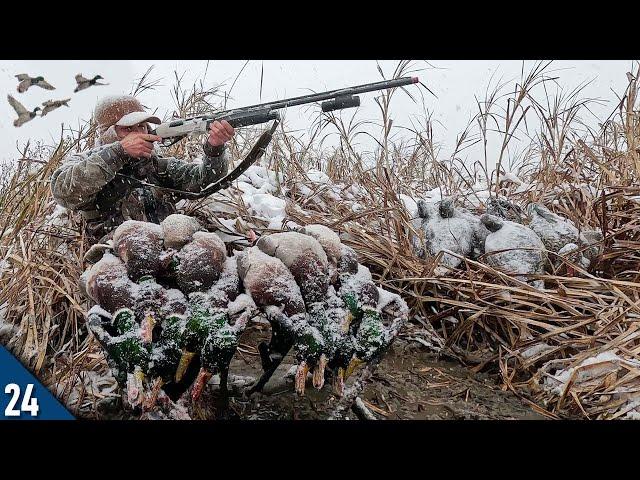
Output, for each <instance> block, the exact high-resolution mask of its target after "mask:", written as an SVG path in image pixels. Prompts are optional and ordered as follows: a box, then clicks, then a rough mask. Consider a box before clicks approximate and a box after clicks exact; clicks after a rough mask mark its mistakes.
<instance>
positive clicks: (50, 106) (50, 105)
mask: <svg viewBox="0 0 640 480" xmlns="http://www.w3.org/2000/svg"><path fill="white" fill-rule="evenodd" d="M70 101H71V99H70V98H66V99H64V100H47V101H46V102H44V103H43V104H42V106H43V107H44V108H43V109H42V113H41V114H40V115H41V116H43V117H44V116H45V115H46V114H47V113H49V112H53V111H54V110H55V109H56V108H60V107H62V106H63V105H64V106H65V107H68V106H69V105H68V103H69V102H70Z"/></svg>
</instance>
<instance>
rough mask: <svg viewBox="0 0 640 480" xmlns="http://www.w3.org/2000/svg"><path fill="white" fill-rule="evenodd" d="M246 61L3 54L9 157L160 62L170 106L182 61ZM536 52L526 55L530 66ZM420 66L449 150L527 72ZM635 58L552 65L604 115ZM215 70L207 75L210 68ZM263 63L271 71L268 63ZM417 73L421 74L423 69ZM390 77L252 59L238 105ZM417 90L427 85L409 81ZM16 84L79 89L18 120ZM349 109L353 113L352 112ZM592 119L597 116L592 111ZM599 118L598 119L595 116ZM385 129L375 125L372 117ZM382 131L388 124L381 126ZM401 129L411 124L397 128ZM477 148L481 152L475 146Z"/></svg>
mask: <svg viewBox="0 0 640 480" xmlns="http://www.w3.org/2000/svg"><path fill="white" fill-rule="evenodd" d="M245 63H246V61H244V60H237V61H229V60H225V61H217V60H212V61H210V62H209V64H208V68H207V62H206V61H102V60H101V61H2V60H0V88H1V90H2V93H4V99H3V100H2V101H0V135H1V136H2V142H1V144H0V159H1V160H4V161H11V160H14V159H15V158H16V157H17V148H16V142H17V143H18V145H22V144H24V143H25V142H26V141H27V140H28V139H31V141H32V142H34V141H36V140H41V141H43V142H44V143H53V142H55V141H56V140H57V139H58V138H59V134H60V129H61V124H63V123H64V124H65V125H71V126H77V125H78V121H79V120H86V119H88V118H90V116H91V112H92V110H93V107H94V105H95V102H96V101H97V100H98V99H99V98H100V97H102V96H104V95H112V94H123V93H125V94H126V93H129V92H130V91H131V87H132V85H133V84H134V83H135V81H136V79H138V78H140V77H141V76H142V75H143V74H144V72H145V71H146V70H147V69H148V68H149V67H150V66H151V65H154V69H153V71H152V73H151V78H152V79H160V80H161V84H162V86H159V87H157V88H156V89H155V90H153V91H149V92H146V93H144V94H142V95H141V96H140V98H141V100H142V101H143V103H144V104H145V105H147V106H149V107H151V108H156V107H157V108H158V111H159V113H160V116H162V115H163V114H165V113H166V112H167V111H171V110H172V108H173V104H172V101H171V97H170V88H171V86H172V85H173V83H174V71H175V72H178V74H179V75H182V74H184V82H185V83H184V84H185V85H191V84H192V83H193V82H194V81H196V80H198V81H199V80H203V82H204V84H205V86H215V85H219V84H223V85H224V86H223V89H224V90H227V91H228V90H229V89H230V87H231V85H232V83H233V82H234V79H235V78H236V77H237V76H238V74H239V73H240V71H241V70H242V68H243V66H244V65H245ZM379 63H380V66H381V67H382V69H383V71H384V73H385V75H386V76H387V77H388V78H390V77H391V75H392V73H393V70H394V69H395V67H396V65H397V63H398V62H397V61H381V62H379ZM534 63H535V62H533V61H527V62H525V70H527V69H529V68H530V67H532V66H533V65H534ZM413 64H414V66H415V68H418V69H424V70H423V71H422V72H419V73H417V75H419V76H420V79H421V81H423V82H424V83H425V84H426V85H427V87H429V89H430V90H431V91H432V92H433V93H434V94H435V96H433V95H430V94H429V93H427V92H426V91H424V90H423V94H424V99H425V107H426V108H427V109H428V110H430V111H431V112H433V119H434V120H436V121H437V122H438V124H436V129H435V134H436V137H437V139H438V140H440V141H441V142H443V144H444V148H443V151H444V152H448V151H449V150H450V148H451V146H452V145H453V144H454V142H455V138H456V135H457V134H459V133H460V131H462V129H464V127H465V125H466V124H467V122H468V121H469V119H470V118H471V117H472V115H474V114H475V113H477V106H476V101H475V98H474V96H478V97H480V98H482V97H484V92H485V90H486V88H487V85H488V84H489V83H490V80H491V79H492V78H493V80H492V82H493V83H492V84H495V83H496V82H497V80H498V79H500V78H502V79H503V81H507V80H514V81H515V80H519V79H520V73H521V68H522V61H519V60H518V61H479V60H474V61H461V60H452V61H433V62H426V61H415V62H414V63H413ZM633 65H634V64H633V62H632V61H601V60H598V61H596V60H594V61H557V62H553V64H552V65H551V67H550V70H553V72H550V73H553V75H554V76H558V77H560V78H559V80H558V83H559V84H560V85H561V86H562V88H564V89H565V90H566V91H569V90H571V89H573V88H575V87H576V86H578V85H580V84H581V83H583V82H587V81H591V83H590V84H589V85H588V86H587V87H586V88H585V90H584V92H583V95H584V96H585V97H598V98H601V99H603V100H605V101H606V103H605V104H604V105H602V106H594V107H593V111H594V113H596V115H598V116H600V117H604V116H606V115H607V114H608V113H609V112H610V111H611V110H612V109H613V108H614V106H615V103H616V96H615V95H614V93H613V91H615V92H618V93H622V92H623V91H624V88H625V86H626V83H627V80H626V76H625V73H626V72H628V71H631V70H632V68H633ZM205 71H206V76H205ZM262 72H263V73H262ZM18 73H27V74H29V75H31V76H37V75H42V76H44V77H45V78H46V79H47V81H49V83H51V84H52V85H53V86H55V87H56V90H53V91H47V90H43V89H40V88H38V87H31V88H30V89H29V90H28V91H27V92H26V93H22V94H20V93H18V92H17V91H16V86H17V83H18V81H17V79H16V78H15V77H14V75H15V74H18ZM77 73H82V74H83V75H84V76H85V77H88V78H91V77H92V76H94V75H96V74H100V75H102V76H103V77H104V78H105V80H103V81H104V82H107V83H109V85H107V86H101V87H91V88H89V89H87V90H83V91H81V92H79V93H73V89H74V88H75V80H74V76H75V75H76V74H77ZM261 74H262V78H263V81H262V95H261V97H260V79H261ZM414 75H415V74H414ZM378 80H381V77H380V73H379V72H378V68H377V64H376V62H375V61H371V60H354V61H345V60H340V61H326V60H323V61H315V60H304V61H264V62H263V61H260V60H252V61H249V63H248V64H247V65H246V67H245V68H244V70H243V71H242V73H241V74H240V76H239V77H238V78H237V81H236V82H235V85H234V87H233V90H232V91H231V99H230V100H229V102H228V107H239V106H242V105H251V104H254V103H259V102H266V101H272V100H277V99H282V98H284V97H291V96H297V95H302V94H306V93H309V92H310V90H314V91H321V90H328V89H336V88H342V87H345V86H350V85H358V84H362V83H369V82H374V81H378ZM409 88H410V91H417V89H418V87H414V86H411V87H409ZM6 94H11V95H13V96H14V97H15V98H16V99H17V100H18V101H20V102H21V103H22V104H23V105H24V106H25V107H26V108H27V109H30V110H32V109H33V108H35V107H36V106H41V104H42V102H44V101H45V100H49V99H54V100H58V99H63V98H71V102H70V103H69V105H70V107H71V108H66V107H62V108H60V109H58V110H55V111H53V112H51V113H49V114H48V115H47V116H46V117H43V118H40V117H38V118H36V119H34V120H32V121H30V122H28V123H26V124H25V125H23V126H22V127H20V128H16V127H14V126H13V120H14V119H15V113H14V111H13V109H12V108H11V106H10V105H9V104H8V102H7V101H6ZM374 96H375V94H374V93H369V94H364V95H362V96H361V104H362V106H361V107H360V108H359V109H358V111H357V117H356V118H358V119H362V120H379V119H380V115H379V113H378V107H377V105H376V103H375V102H374V100H373V98H374ZM422 108H423V107H422V105H420V104H415V103H414V102H413V101H412V100H411V99H410V98H408V96H407V95H405V94H404V93H402V92H398V93H397V94H396V98H395V100H394V101H393V103H392V118H393V120H394V126H397V127H402V126H406V127H411V125H412V122H413V123H414V124H416V120H417V118H419V117H421V116H422ZM346 112H347V111H345V113H343V115H345V116H346V118H350V116H351V112H349V113H346ZM313 116H314V113H313V112H311V111H309V110H305V109H303V108H299V107H298V108H295V109H291V111H289V112H287V113H286V118H287V121H288V126H289V127H291V128H292V129H299V130H300V131H301V132H304V131H308V129H309V126H310V124H311V117H313ZM586 120H587V121H589V119H586ZM591 121H593V122H595V120H593V119H592V120H591ZM369 129H370V131H371V132H372V133H374V134H376V129H375V127H369ZM378 131H379V130H378ZM396 132H397V134H398V135H401V134H402V132H403V130H402V129H400V128H399V129H398V130H396ZM360 138H361V141H362V148H363V149H365V150H366V149H368V148H369V149H370V148H373V147H372V141H370V140H369V141H368V140H367V139H366V137H365V136H363V137H360ZM467 154H468V155H471V156H473V155H477V154H478V152H474V151H470V152H468V153H467Z"/></svg>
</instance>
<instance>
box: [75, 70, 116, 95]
mask: <svg viewBox="0 0 640 480" xmlns="http://www.w3.org/2000/svg"><path fill="white" fill-rule="evenodd" d="M98 80H104V78H103V77H101V76H100V75H96V76H95V77H93V78H91V79H89V78H84V77H83V76H82V74H81V73H79V74H77V75H76V83H77V84H78V86H77V87H76V89H75V90H74V91H73V92H74V93H77V92H79V91H80V90H84V89H85V88H89V87H90V86H92V85H108V83H99V82H98Z"/></svg>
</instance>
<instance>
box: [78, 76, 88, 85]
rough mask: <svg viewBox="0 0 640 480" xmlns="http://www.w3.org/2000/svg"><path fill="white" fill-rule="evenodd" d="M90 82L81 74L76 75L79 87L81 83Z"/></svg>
mask: <svg viewBox="0 0 640 480" xmlns="http://www.w3.org/2000/svg"><path fill="white" fill-rule="evenodd" d="M88 81H89V79H88V78H84V77H83V76H82V74H81V73H79V74H77V75H76V83H77V84H78V85H79V84H81V83H84V82H88Z"/></svg>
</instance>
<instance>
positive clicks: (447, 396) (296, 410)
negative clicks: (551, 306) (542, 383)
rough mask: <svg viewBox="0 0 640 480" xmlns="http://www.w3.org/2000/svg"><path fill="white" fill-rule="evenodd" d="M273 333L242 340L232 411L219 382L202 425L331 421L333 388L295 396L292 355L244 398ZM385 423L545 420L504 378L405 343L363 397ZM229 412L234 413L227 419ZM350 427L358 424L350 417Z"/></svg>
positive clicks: (198, 415)
mask: <svg viewBox="0 0 640 480" xmlns="http://www.w3.org/2000/svg"><path fill="white" fill-rule="evenodd" d="M265 339H268V332H267V331H264V330H261V329H260V328H252V329H251V330H249V331H248V332H247V333H246V335H245V336H244V337H243V338H242V341H241V348H240V350H239V351H238V353H237V354H236V356H235V358H234V360H233V362H232V364H231V379H232V380H233V387H232V395H231V398H230V400H229V404H228V409H226V408H224V407H225V405H224V404H222V403H221V400H220V398H219V397H218V388H217V385H216V382H217V379H214V380H213V381H212V385H211V386H210V388H209V390H208V391H207V392H206V393H205V395H203V397H202V398H201V400H200V401H199V402H198V404H197V405H195V406H194V408H193V409H192V410H191V414H192V417H193V418H194V419H203V418H211V417H214V418H215V417H222V418H234V419H250V420H321V419H327V418H328V417H329V415H330V414H331V412H332V410H333V407H334V406H335V404H336V402H337V400H338V399H337V398H336V397H335V396H334V395H333V392H332V389H331V385H330V383H329V384H327V385H325V387H324V388H323V389H322V390H320V391H317V390H315V389H314V388H313V387H312V386H311V383H310V382H309V384H308V386H307V390H306V393H305V396H304V397H302V398H298V397H297V396H296V395H295V393H294V391H293V371H294V369H295V364H294V360H295V359H294V358H293V357H292V356H291V355H289V356H287V357H286V358H285V360H284V361H283V364H282V365H281V366H280V368H279V369H278V370H277V372H276V374H275V375H274V377H273V378H272V380H271V381H270V382H269V383H268V384H267V386H266V387H265V390H264V392H263V393H255V394H254V395H252V396H251V397H250V398H247V397H246V396H245V395H243V393H242V390H243V387H245V386H246V385H249V384H250V383H251V382H252V381H253V379H255V378H257V377H258V376H259V375H260V373H261V370H260V360H259V356H258V354H257V349H256V348H255V347H256V346H257V344H258V343H259V341H260V340H265ZM361 399H362V400H363V403H364V405H365V406H366V407H367V409H368V410H369V411H370V412H371V413H372V414H373V415H374V416H375V417H376V418H377V419H379V420H385V419H388V420H451V419H455V420H460V419H469V420H472V419H475V420H480V419H483V420H490V419H492V420H504V419H520V420H523V419H543V418H544V417H542V416H541V415H539V414H537V413H536V412H535V411H533V410H532V409H531V407H530V406H529V405H527V404H525V403H524V402H523V401H521V400H520V399H519V398H518V397H516V396H515V395H513V394H512V393H511V392H505V391H502V390H501V389H500V385H499V383H498V379H497V376H491V375H487V374H476V373H472V372H471V371H470V370H469V369H468V368H466V367H464V366H462V365H460V364H458V363H456V362H454V361H449V360H444V359H442V358H440V359H438V358H437V357H436V356H435V355H434V354H432V353H429V352H428V351H427V349H426V348H425V347H423V346H421V345H419V344H417V343H414V342H408V341H406V340H402V339H398V340H397V341H396V342H395V343H394V345H393V347H392V348H391V349H390V351H389V352H388V353H387V355H386V356H385V358H384V360H383V361H382V362H381V364H380V365H379V367H378V369H377V371H376V373H375V375H374V377H373V379H372V382H370V383H369V384H368V385H367V387H366V388H365V390H364V391H363V393H362V395H361ZM225 410H226V412H225ZM348 418H349V419H356V418H357V416H356V415H355V414H354V413H353V412H350V413H349V414H348Z"/></svg>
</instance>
